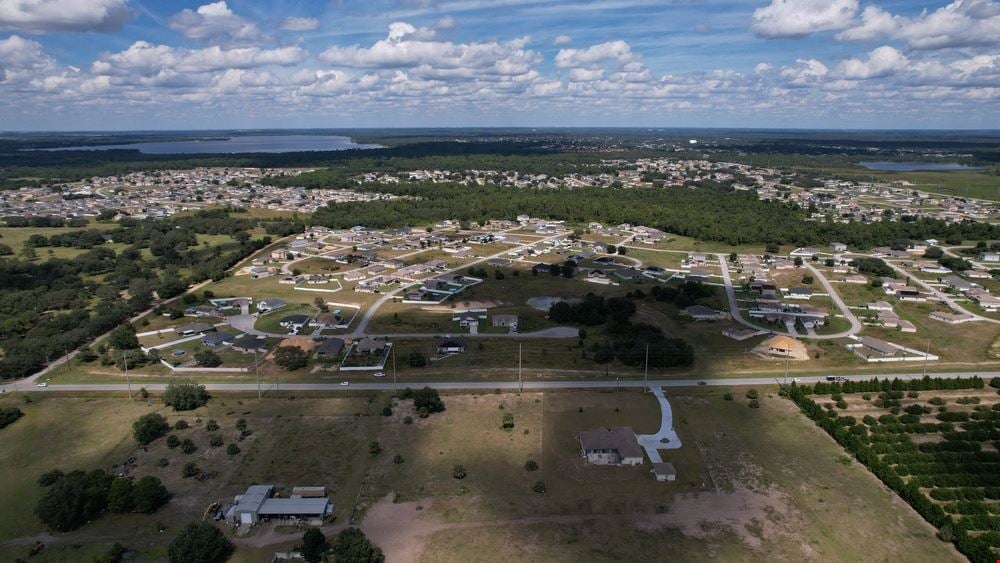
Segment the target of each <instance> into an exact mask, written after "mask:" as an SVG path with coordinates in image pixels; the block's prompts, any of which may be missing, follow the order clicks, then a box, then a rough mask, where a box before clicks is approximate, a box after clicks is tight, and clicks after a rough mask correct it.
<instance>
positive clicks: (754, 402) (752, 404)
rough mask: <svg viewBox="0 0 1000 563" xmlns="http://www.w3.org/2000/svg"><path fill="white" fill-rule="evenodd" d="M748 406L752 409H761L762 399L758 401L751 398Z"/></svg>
mask: <svg viewBox="0 0 1000 563" xmlns="http://www.w3.org/2000/svg"><path fill="white" fill-rule="evenodd" d="M747 406H749V407H750V408H752V409H759V408H760V401H758V400H757V399H750V403H749V404H748V405H747Z"/></svg>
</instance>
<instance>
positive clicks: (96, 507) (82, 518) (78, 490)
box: [35, 469, 112, 532]
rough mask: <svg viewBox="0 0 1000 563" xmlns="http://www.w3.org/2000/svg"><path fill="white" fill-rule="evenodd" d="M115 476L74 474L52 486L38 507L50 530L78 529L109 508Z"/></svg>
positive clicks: (96, 471)
mask: <svg viewBox="0 0 1000 563" xmlns="http://www.w3.org/2000/svg"><path fill="white" fill-rule="evenodd" d="M111 482H112V477H111V476H110V475H108V474H107V473H105V472H104V471H101V470H99V469H98V470H95V471H91V472H90V473H84V472H83V471H72V472H70V473H68V474H66V475H65V476H64V477H63V478H62V479H59V480H58V481H56V482H55V483H53V484H52V485H51V486H50V487H49V488H48V489H47V490H46V491H45V494H44V495H43V496H42V498H40V499H39V500H38V504H37V505H36V506H35V515H37V516H38V519H39V520H41V522H42V524H45V526H46V527H48V528H49V529H50V530H54V531H56V532H68V531H70V530H75V529H76V528H79V527H80V526H82V525H83V524H85V523H86V522H87V521H89V520H93V519H94V518H96V517H97V516H98V515H99V514H100V513H101V512H103V511H104V510H106V509H107V506H108V493H109V490H110V488H111Z"/></svg>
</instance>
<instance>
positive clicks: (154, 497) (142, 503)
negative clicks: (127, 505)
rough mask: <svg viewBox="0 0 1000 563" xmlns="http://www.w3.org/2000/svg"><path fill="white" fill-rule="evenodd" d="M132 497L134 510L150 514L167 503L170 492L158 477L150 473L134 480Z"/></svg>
mask: <svg viewBox="0 0 1000 563" xmlns="http://www.w3.org/2000/svg"><path fill="white" fill-rule="evenodd" d="M132 497H133V499H134V500H135V510H136V512H142V513H144V514H152V513H153V512H156V510H157V509H158V508H160V507H161V506H163V505H164V504H166V503H167V500H169V499H170V493H169V492H168V491H167V488H166V487H164V486H163V483H162V482H160V480H159V479H157V478H156V477H153V476H152V475H146V476H145V477H143V478H141V479H139V480H138V481H136V482H135V486H134V487H133V488H132Z"/></svg>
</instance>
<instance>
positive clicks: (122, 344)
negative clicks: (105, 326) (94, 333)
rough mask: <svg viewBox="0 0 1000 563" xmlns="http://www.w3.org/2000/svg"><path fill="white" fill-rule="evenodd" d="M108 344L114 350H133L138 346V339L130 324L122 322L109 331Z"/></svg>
mask: <svg viewBox="0 0 1000 563" xmlns="http://www.w3.org/2000/svg"><path fill="white" fill-rule="evenodd" d="M108 345H110V346H111V347H112V348H114V349H115V350H134V349H136V348H138V347H139V339H138V338H137V337H136V335H135V329H134V328H132V325H130V324H123V325H121V326H119V327H118V328H116V329H114V330H113V331H111V334H110V335H109V336H108Z"/></svg>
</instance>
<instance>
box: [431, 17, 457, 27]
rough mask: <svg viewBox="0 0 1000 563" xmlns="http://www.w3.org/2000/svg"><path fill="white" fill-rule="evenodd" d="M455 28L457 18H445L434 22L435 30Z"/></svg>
mask: <svg viewBox="0 0 1000 563" xmlns="http://www.w3.org/2000/svg"><path fill="white" fill-rule="evenodd" d="M453 27H455V18H453V17H451V16H445V17H443V18H441V19H439V20H438V21H436V22H434V29H452V28H453Z"/></svg>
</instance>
